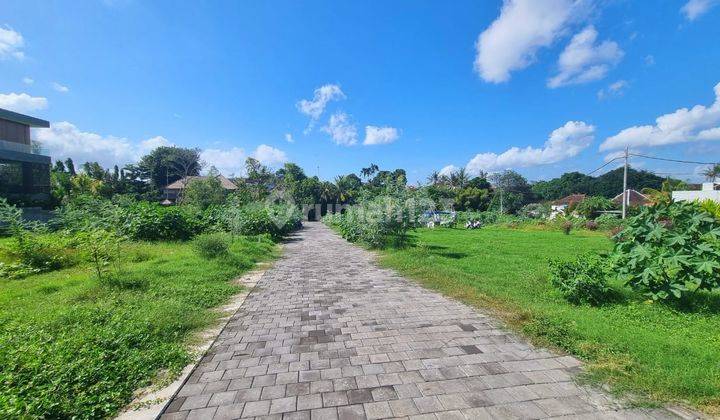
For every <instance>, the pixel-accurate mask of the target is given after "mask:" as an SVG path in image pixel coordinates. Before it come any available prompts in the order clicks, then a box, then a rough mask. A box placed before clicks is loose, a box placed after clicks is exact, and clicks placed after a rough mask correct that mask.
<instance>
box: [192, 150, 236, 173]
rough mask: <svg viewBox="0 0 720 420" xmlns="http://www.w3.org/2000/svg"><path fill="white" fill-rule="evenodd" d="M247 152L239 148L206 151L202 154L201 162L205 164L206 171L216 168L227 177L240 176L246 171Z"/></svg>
mask: <svg viewBox="0 0 720 420" xmlns="http://www.w3.org/2000/svg"><path fill="white" fill-rule="evenodd" d="M246 158H247V156H246V155H245V151H244V150H243V149H241V148H239V147H233V148H231V149H227V150H221V149H205V150H203V151H202V152H200V160H202V161H203V163H204V164H205V169H206V170H207V169H209V168H210V167H211V166H214V167H215V168H216V169H217V170H218V171H220V173H221V174H223V175H225V176H230V175H239V174H241V173H243V171H244V170H245V159H246Z"/></svg>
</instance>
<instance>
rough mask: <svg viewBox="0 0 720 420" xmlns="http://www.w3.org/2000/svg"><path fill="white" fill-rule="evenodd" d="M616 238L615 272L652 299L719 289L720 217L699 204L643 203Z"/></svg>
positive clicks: (676, 296)
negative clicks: (719, 218)
mask: <svg viewBox="0 0 720 420" xmlns="http://www.w3.org/2000/svg"><path fill="white" fill-rule="evenodd" d="M616 238H617V244H616V245H615V253H614V260H615V266H616V268H617V272H618V273H619V275H620V277H621V278H622V279H623V280H624V281H625V283H626V284H628V285H629V286H631V287H633V288H634V289H636V290H639V291H641V292H643V293H645V294H646V295H647V296H648V297H650V298H651V299H653V300H658V299H668V298H676V299H679V298H681V297H682V296H683V295H685V294H686V293H687V292H698V291H703V290H707V291H711V290H715V289H718V288H720V221H718V220H717V219H715V218H714V217H713V216H712V215H710V214H709V213H706V212H704V211H702V210H701V208H700V206H699V205H698V204H696V203H688V202H678V203H669V204H666V203H661V204H657V205H655V206H652V207H645V208H643V209H642V211H641V212H640V214H639V215H637V216H635V217H633V218H631V219H630V221H629V222H628V224H627V226H626V227H625V229H624V230H623V231H622V232H620V233H619V234H618V235H617V236H616Z"/></svg>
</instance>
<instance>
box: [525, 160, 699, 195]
mask: <svg viewBox="0 0 720 420" xmlns="http://www.w3.org/2000/svg"><path fill="white" fill-rule="evenodd" d="M666 180H668V179H667V178H663V177H660V176H657V175H655V174H653V173H651V172H648V171H643V170H640V171H638V170H635V169H632V168H630V169H629V170H628V185H630V186H631V188H634V189H636V190H638V191H642V190H643V189H646V188H651V189H656V190H660V189H661V188H662V184H663V182H664V181H666ZM670 181H671V183H672V184H673V185H674V186H675V188H674V189H687V185H685V183H684V182H682V181H679V180H673V179H671V180H670ZM622 190H623V168H618V169H614V170H612V171H610V172H606V173H604V174H602V175H600V176H597V177H592V176H589V175H585V174H581V173H579V172H568V173H565V174H563V175H562V176H560V177H559V178H554V179H551V180H550V181H538V182H536V183H534V184H533V186H532V191H533V193H534V194H536V195H537V197H538V198H539V199H540V200H557V199H559V198H562V197H566V196H568V195H570V194H587V195H591V196H601V197H605V198H613V197H615V196H616V195H618V194H619V193H621V192H622Z"/></svg>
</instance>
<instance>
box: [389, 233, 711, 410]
mask: <svg viewBox="0 0 720 420" xmlns="http://www.w3.org/2000/svg"><path fill="white" fill-rule="evenodd" d="M412 240H413V242H414V243H415V244H416V246H414V247H408V248H404V249H388V250H384V251H382V252H381V262H382V263H383V264H384V265H385V266H388V267H391V268H394V269H396V270H398V271H399V272H401V273H403V274H404V275H406V276H408V277H410V278H414V279H417V280H418V281H420V283H422V284H423V285H425V286H426V287H429V288H431V289H435V290H438V291H440V292H442V293H444V294H446V295H448V296H451V297H454V298H457V299H459V300H461V301H464V302H466V303H468V304H471V305H474V306H477V307H480V308H486V309H489V310H491V311H492V312H493V313H494V314H495V315H496V316H498V317H500V318H501V319H503V320H504V321H505V322H506V323H507V324H508V325H509V326H511V327H512V328H514V329H515V330H517V331H520V332H522V333H524V334H525V335H527V336H529V337H531V338H532V339H533V340H534V341H536V342H538V343H540V344H543V345H552V346H556V347H559V348H562V349H564V350H566V351H568V352H570V353H572V354H575V355H577V356H579V357H581V358H582V359H584V360H586V361H587V362H588V363H587V368H588V369H587V375H586V377H587V378H589V379H591V380H595V381H602V382H608V383H610V384H612V385H613V389H614V390H615V391H618V392H627V391H631V392H633V393H635V394H637V395H640V396H643V397H646V398H648V399H649V400H650V401H656V402H666V401H678V402H683V403H686V404H690V405H693V406H695V407H698V408H699V409H701V410H703V411H705V412H707V413H710V414H718V413H720V296H718V294H717V293H716V294H706V295H700V296H697V297H696V299H695V301H694V302H692V303H691V305H690V306H691V307H692V310H687V309H681V308H674V307H671V306H668V305H665V304H659V303H654V304H653V303H648V302H645V301H644V300H643V298H642V297H640V296H637V295H635V294H633V293H632V292H630V291H628V290H627V289H625V288H622V287H621V285H619V284H614V285H613V287H614V288H615V289H616V291H617V299H616V300H615V302H613V303H611V304H607V305H604V306H601V307H591V306H575V305H572V304H570V303H568V302H566V301H565V300H563V299H562V297H561V296H560V295H559V294H558V293H557V292H556V291H555V290H554V289H553V288H552V286H551V285H550V283H549V281H548V280H547V261H548V259H550V258H555V257H568V258H569V257H572V256H574V255H577V254H580V253H583V252H602V251H608V250H610V249H611V247H612V244H611V242H610V240H609V239H607V237H606V236H605V235H603V234H602V233H597V232H589V231H574V232H573V233H572V234H571V235H569V236H566V235H563V234H562V233H560V232H557V231H540V230H534V231H528V230H521V229H508V228H502V227H488V228H484V229H480V230H461V229H420V230H418V231H417V232H416V233H414V234H413V237H412ZM419 262H422V263H419Z"/></svg>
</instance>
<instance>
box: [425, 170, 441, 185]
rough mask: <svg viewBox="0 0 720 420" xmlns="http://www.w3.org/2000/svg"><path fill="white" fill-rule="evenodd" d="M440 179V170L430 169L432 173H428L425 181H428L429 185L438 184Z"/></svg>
mask: <svg viewBox="0 0 720 420" xmlns="http://www.w3.org/2000/svg"><path fill="white" fill-rule="evenodd" d="M441 179H442V177H441V176H440V172H438V171H432V173H430V175H428V177H427V181H428V183H430V185H437V184H439V183H440V180H441Z"/></svg>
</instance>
